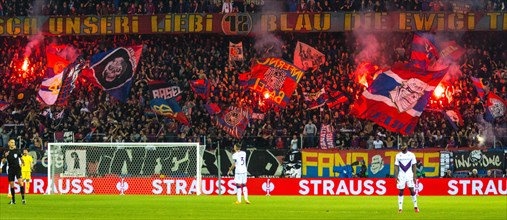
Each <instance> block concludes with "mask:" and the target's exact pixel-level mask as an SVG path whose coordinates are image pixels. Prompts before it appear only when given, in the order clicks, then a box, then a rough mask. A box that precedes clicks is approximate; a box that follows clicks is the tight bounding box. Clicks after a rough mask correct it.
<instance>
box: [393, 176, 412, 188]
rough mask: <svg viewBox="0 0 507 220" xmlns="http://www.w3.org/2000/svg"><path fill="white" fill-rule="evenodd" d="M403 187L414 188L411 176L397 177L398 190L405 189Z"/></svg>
mask: <svg viewBox="0 0 507 220" xmlns="http://www.w3.org/2000/svg"><path fill="white" fill-rule="evenodd" d="M405 185H406V186H408V188H414V186H415V183H414V177H413V176H398V184H397V187H398V189H405Z"/></svg>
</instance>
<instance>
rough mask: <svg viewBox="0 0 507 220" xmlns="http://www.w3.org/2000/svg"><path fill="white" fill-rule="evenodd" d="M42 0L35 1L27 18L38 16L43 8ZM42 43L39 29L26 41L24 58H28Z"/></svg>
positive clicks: (42, 39) (42, 38) (42, 36)
mask: <svg viewBox="0 0 507 220" xmlns="http://www.w3.org/2000/svg"><path fill="white" fill-rule="evenodd" d="M44 4H45V3H44V0H35V2H34V3H33V5H32V8H31V10H32V12H31V13H30V14H29V16H39V15H40V14H41V11H42V7H43V6H44ZM43 41H44V35H43V34H42V32H41V31H40V29H38V30H37V32H36V33H35V35H33V36H31V37H30V38H29V40H28V44H26V47H25V52H24V54H23V55H24V57H25V58H26V57H29V56H30V55H31V54H32V52H33V50H34V49H35V48H36V47H37V46H39V44H40V43H41V42H43Z"/></svg>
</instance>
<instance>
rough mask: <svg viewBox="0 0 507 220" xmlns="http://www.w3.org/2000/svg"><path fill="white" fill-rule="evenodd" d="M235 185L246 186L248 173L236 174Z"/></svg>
mask: <svg viewBox="0 0 507 220" xmlns="http://www.w3.org/2000/svg"><path fill="white" fill-rule="evenodd" d="M234 183H236V184H246V173H236V174H235V175H234Z"/></svg>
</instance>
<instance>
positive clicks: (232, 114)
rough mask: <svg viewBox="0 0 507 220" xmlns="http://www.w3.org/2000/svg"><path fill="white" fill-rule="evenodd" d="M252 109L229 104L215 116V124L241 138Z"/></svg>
mask: <svg viewBox="0 0 507 220" xmlns="http://www.w3.org/2000/svg"><path fill="white" fill-rule="evenodd" d="M251 114H252V110H251V109H249V108H247V109H243V108H238V107H235V106H230V107H229V108H228V109H227V110H226V111H225V112H222V113H221V114H220V115H218V116H217V117H216V125H217V126H218V127H219V128H221V129H223V130H224V131H225V132H227V133H228V134H229V135H231V136H233V137H235V138H237V139H241V138H242V137H243V134H244V133H245V129H246V126H247V125H248V123H249V121H250V117H251Z"/></svg>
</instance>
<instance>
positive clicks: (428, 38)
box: [410, 32, 440, 69]
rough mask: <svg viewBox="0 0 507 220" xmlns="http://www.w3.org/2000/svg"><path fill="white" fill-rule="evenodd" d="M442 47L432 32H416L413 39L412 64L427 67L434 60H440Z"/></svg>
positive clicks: (421, 67) (420, 67) (417, 66)
mask: <svg viewBox="0 0 507 220" xmlns="http://www.w3.org/2000/svg"><path fill="white" fill-rule="evenodd" d="M439 52H440V49H439V48H438V47H437V43H436V41H435V37H434V35H432V34H424V33H419V32H416V33H414V38H413V40H412V53H411V54H410V59H411V60H412V61H411V62H412V65H413V66H414V67H416V68H419V69H427V68H428V66H430V65H431V64H432V62H434V61H436V60H438V58H439Z"/></svg>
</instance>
